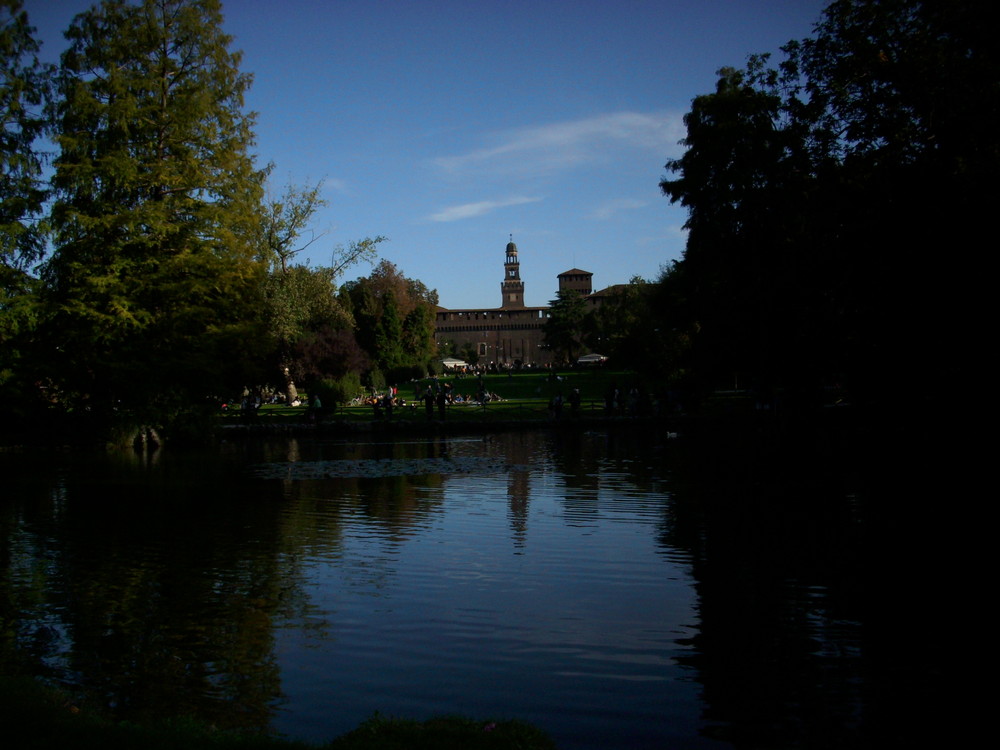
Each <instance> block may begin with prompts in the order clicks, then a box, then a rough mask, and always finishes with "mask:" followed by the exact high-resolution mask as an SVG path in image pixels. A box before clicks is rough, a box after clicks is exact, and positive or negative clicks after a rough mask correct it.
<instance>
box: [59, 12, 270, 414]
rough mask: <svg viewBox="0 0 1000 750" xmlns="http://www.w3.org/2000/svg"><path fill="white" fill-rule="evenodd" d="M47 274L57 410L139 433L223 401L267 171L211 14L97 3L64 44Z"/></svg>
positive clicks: (244, 348) (245, 323)
mask: <svg viewBox="0 0 1000 750" xmlns="http://www.w3.org/2000/svg"><path fill="white" fill-rule="evenodd" d="M66 37H67V39H68V40H69V48H68V49H67V50H66V52H65V53H64V54H63V56H62V60H61V66H60V70H59V75H58V77H57V101H56V104H55V107H54V130H55V133H54V135H55V139H56V142H57V144H58V147H59V153H58V156H57V158H56V160H55V174H54V177H53V187H54V191H55V203H54V207H53V211H52V221H53V226H54V230H55V251H54V254H53V257H52V258H51V259H50V261H49V262H48V263H47V264H46V266H45V268H44V273H43V280H44V284H45V288H44V292H45V302H46V304H47V312H48V319H47V332H48V335H49V337H50V339H51V343H52V348H53V351H54V352H56V353H57V354H58V358H57V359H55V360H54V361H53V362H52V368H51V373H52V378H53V380H54V381H55V382H54V385H55V386H56V388H57V389H58V391H59V392H60V397H61V399H62V400H63V402H65V403H70V404H72V403H74V402H75V403H77V404H79V403H86V405H87V406H88V408H89V409H90V410H91V411H93V412H97V413H102V412H103V413H108V412H114V413H115V415H116V416H117V417H119V418H122V417H124V418H125V419H130V420H133V421H134V422H135V423H137V424H141V423H144V422H146V421H151V422H156V421H158V420H159V421H162V420H163V419H164V418H165V417H168V416H169V415H170V414H171V413H172V412H174V411H176V409H177V408H178V406H179V404H182V403H186V404H190V403H192V402H193V401H198V400H201V399H204V398H206V397H208V396H210V395H224V394H225V393H226V388H227V387H232V386H233V385H235V384H236V383H238V382H240V378H241V377H242V373H241V372H240V371H239V370H240V367H239V365H240V362H241V355H242V354H247V353H249V350H250V349H251V348H252V342H254V341H256V340H257V339H258V338H259V337H258V336H256V335H255V332H254V330H253V329H252V324H253V323H252V322H253V321H254V320H255V319H256V316H255V315H253V314H252V310H253V309H254V307H255V306H256V305H255V302H256V300H257V295H259V293H260V289H261V286H262V285H261V283H260V281H261V278H262V274H263V271H264V268H263V263H262V262H260V261H259V260H258V259H255V258H254V254H255V251H256V247H255V244H254V237H256V236H257V233H258V231H259V230H258V228H257V227H256V226H255V224H256V221H257V218H256V217H257V215H258V209H259V206H260V201H261V196H262V181H263V178H264V176H265V175H264V171H263V170H259V169H257V167H256V166H255V164H254V161H253V157H252V154H251V148H252V145H253V142H254V136H253V123H254V117H253V115H252V114H249V113H247V112H245V110H244V102H243V97H244V93H245V92H246V90H247V88H248V87H249V85H250V82H251V78H250V76H249V75H247V74H245V73H242V72H241V71H240V67H239V66H240V54H239V53H238V52H234V51H231V50H230V48H229V45H230V37H229V36H227V35H226V34H225V33H223V31H222V14H221V9H220V4H219V2H218V0H142V1H141V2H139V3H137V4H131V3H128V2H123V0H105V1H104V2H102V3H101V4H100V5H98V6H96V7H94V8H92V9H91V10H89V11H87V12H85V13H82V14H80V15H79V16H77V17H76V18H75V19H74V21H73V23H72V25H71V26H70V28H69V30H68V31H67V32H66Z"/></svg>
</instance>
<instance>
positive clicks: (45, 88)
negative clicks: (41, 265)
mask: <svg viewBox="0 0 1000 750" xmlns="http://www.w3.org/2000/svg"><path fill="white" fill-rule="evenodd" d="M33 35H34V29H33V28H32V27H31V25H30V24H29V23H28V16H27V13H25V12H24V10H23V8H22V3H21V2H20V0H0V63H2V71H3V72H2V74H0V75H2V77H0V386H8V385H9V384H10V383H11V380H12V378H14V377H15V370H18V369H19V365H20V361H19V360H20V358H21V351H20V345H19V344H17V343H16V339H18V338H20V337H23V336H25V335H26V334H27V333H28V331H29V330H30V329H31V328H32V327H33V324H34V319H35V316H36V314H37V310H36V294H35V292H36V286H37V285H36V280H35V278H34V277H33V276H32V274H31V273H30V271H31V269H32V267H33V266H34V264H35V263H36V262H37V261H38V260H39V259H40V258H41V256H42V251H43V249H44V241H45V222H44V220H43V216H42V213H43V203H44V201H45V198H46V189H45V185H44V182H43V180H42V167H43V159H42V154H41V153H39V152H38V151H37V150H36V145H35V144H36V141H37V139H38V137H39V136H40V135H41V133H42V130H43V128H44V126H45V117H44V112H43V105H44V104H45V101H46V99H47V96H48V93H49V85H50V77H51V72H52V71H51V68H50V66H45V65H42V64H41V63H39V61H38V56H37V55H38V50H39V45H38V42H37V41H36V40H35V38H34V36H33ZM16 374H17V376H21V375H23V373H21V372H18V373H16ZM24 395H25V394H23V393H21V394H19V395H17V396H14V395H13V394H10V393H8V394H6V396H7V397H6V398H4V401H8V402H15V403H16V402H20V401H21V400H22V399H23V397H24Z"/></svg>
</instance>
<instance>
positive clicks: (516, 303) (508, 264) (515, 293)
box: [500, 235, 524, 309]
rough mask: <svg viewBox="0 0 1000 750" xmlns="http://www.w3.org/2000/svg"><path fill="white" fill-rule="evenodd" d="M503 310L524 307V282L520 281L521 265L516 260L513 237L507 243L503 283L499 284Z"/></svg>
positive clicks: (515, 247) (515, 246)
mask: <svg viewBox="0 0 1000 750" xmlns="http://www.w3.org/2000/svg"><path fill="white" fill-rule="evenodd" d="M500 292H501V293H502V295H503V302H501V304H500V307H501V308H503V309H507V308H511V307H524V282H523V281H521V264H520V263H519V262H518V260H517V245H515V244H514V237H513V235H512V236H511V238H510V242H508V243H507V256H506V260H505V261H504V264H503V281H502V282H501V284H500Z"/></svg>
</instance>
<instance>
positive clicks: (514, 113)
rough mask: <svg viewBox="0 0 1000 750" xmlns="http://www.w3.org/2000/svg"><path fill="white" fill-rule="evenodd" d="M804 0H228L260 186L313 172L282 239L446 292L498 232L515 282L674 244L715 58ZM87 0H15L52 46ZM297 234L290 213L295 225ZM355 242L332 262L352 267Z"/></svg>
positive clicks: (474, 303)
mask: <svg viewBox="0 0 1000 750" xmlns="http://www.w3.org/2000/svg"><path fill="white" fill-rule="evenodd" d="M825 4H826V1H825V0H604V1H603V2H602V1H599V0H594V1H591V0H575V1H571V0H533V1H522V0H507V1H503V0H493V1H491V0H440V1H435V0H426V1H419V0H410V1H409V2H405V1H402V0H398V1H389V0H386V1H383V2H380V1H378V0H367V1H364V0H228V2H226V1H225V0H224V2H223V11H224V14H225V22H224V30H225V31H226V33H228V34H230V35H232V36H233V37H234V39H233V44H232V47H233V48H234V49H238V50H242V52H243V62H242V70H243V71H244V72H248V73H251V74H252V75H253V76H254V85H253V87H252V88H251V90H250V92H249V94H248V96H247V99H246V105H247V108H248V109H249V110H252V111H255V112H257V127H256V133H257V143H256V147H255V152H256V154H257V158H258V160H259V161H260V163H261V164H266V163H273V164H274V170H273V172H272V174H271V181H272V184H271V185H270V186H269V189H270V190H271V191H272V192H273V193H275V194H280V193H281V192H282V190H283V188H284V187H285V186H286V185H288V184H293V185H298V186H305V185H315V184H316V183H319V182H322V185H323V189H322V193H323V197H324V198H325V199H326V200H327V201H328V205H327V206H326V207H324V208H322V209H320V210H319V211H317V213H316V215H315V217H314V221H313V224H312V226H311V230H310V231H311V233H312V235H311V236H312V237H315V236H318V239H316V241H315V242H313V243H312V244H311V245H310V246H309V247H308V248H306V249H305V250H304V251H303V252H302V254H301V256H300V257H301V259H302V260H303V261H304V260H306V259H308V260H309V261H311V262H312V263H313V264H330V262H331V258H332V256H333V253H334V252H335V251H336V248H337V247H338V246H339V247H344V246H347V245H348V244H349V243H350V242H352V241H356V240H361V239H363V238H365V237H374V236H377V235H382V236H385V237H387V238H388V241H387V242H385V243H383V244H381V245H380V246H379V250H380V257H381V258H385V259H387V260H389V261H391V262H392V263H395V264H396V266H397V267H398V268H399V269H400V271H401V272H402V273H404V274H405V275H406V276H409V277H411V278H416V279H420V280H421V281H423V282H424V284H426V285H427V286H428V287H429V288H431V289H436V290H437V292H438V295H439V298H440V303H441V305H442V306H444V307H448V308H452V309H463V308H465V309H467V308H494V307H499V306H500V304H501V298H500V283H501V281H503V263H504V258H505V249H506V246H507V242H508V241H509V240H510V238H511V237H513V240H514V242H515V243H516V245H517V248H518V254H519V260H520V263H521V279H522V280H523V281H524V283H525V302H526V304H527V305H529V306H541V305H546V304H548V302H549V301H550V300H551V299H553V298H554V296H555V291H556V288H557V278H556V277H557V275H558V274H560V273H562V272H563V271H567V270H570V269H572V268H580V269H583V270H585V271H589V272H591V273H593V275H594V276H593V283H594V288H595V290H596V289H601V288H604V287H607V286H610V285H612V284H621V283H627V282H628V281H629V280H630V279H631V278H633V277H634V276H640V277H642V278H645V279H655V278H656V277H657V276H658V275H659V273H660V270H661V268H663V267H664V266H665V265H667V264H669V263H670V261H672V260H676V259H679V258H680V257H681V254H682V253H683V250H684V242H685V232H684V230H683V224H684V222H685V220H686V211H685V210H684V209H683V208H682V207H680V206H676V205H673V206H672V205H671V204H670V203H669V201H668V200H667V199H666V198H665V197H664V196H663V195H662V193H661V192H660V188H659V182H660V180H661V179H662V178H663V177H664V176H666V175H667V172H666V170H665V169H664V165H665V164H666V162H667V160H668V159H671V158H677V157H679V156H680V155H681V154H682V153H683V146H681V145H680V144H679V143H678V141H680V140H681V139H682V138H683V137H684V124H683V117H684V114H685V113H686V112H687V111H688V109H689V108H690V105H691V101H692V99H694V97H696V96H698V95H700V94H705V93H710V92H712V91H713V90H714V87H715V82H716V80H717V76H716V72H717V71H718V70H719V68H722V67H724V66H732V67H741V66H743V65H744V64H745V62H746V59H747V56H748V55H751V54H755V53H763V52H772V53H774V54H775V55H778V53H779V48H780V46H781V45H783V44H784V43H785V42H787V41H789V40H791V39H802V38H805V37H807V36H809V35H810V33H811V31H812V29H813V26H814V24H815V23H816V22H817V21H818V20H819V19H820V15H821V13H822V9H823V7H824V5H825ZM91 5H92V3H91V2H89V1H88V0H25V9H26V10H27V11H28V14H29V18H30V20H31V23H32V24H33V25H34V26H35V27H36V29H37V33H38V37H39V39H41V41H42V43H43V48H42V57H43V58H44V59H45V60H48V61H51V62H56V61H57V60H58V57H59V55H60V54H61V52H62V51H63V49H64V48H65V40H64V38H63V31H65V29H66V28H68V26H69V24H70V22H71V21H72V19H73V17H74V16H75V15H76V14H77V13H80V12H82V11H85V10H87V8H89V7H90V6H91ZM311 236H310V235H309V234H307V236H306V237H305V239H306V240H308V239H310V238H311ZM370 270H371V269H370V267H369V266H368V265H367V264H362V265H359V266H354V267H352V268H350V269H349V270H348V271H347V272H346V274H345V276H344V280H348V279H353V278H357V277H359V276H364V275H367V274H368V273H369V272H370Z"/></svg>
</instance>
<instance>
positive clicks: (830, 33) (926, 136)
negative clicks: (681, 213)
mask: <svg viewBox="0 0 1000 750" xmlns="http://www.w3.org/2000/svg"><path fill="white" fill-rule="evenodd" d="M991 7H992V6H991V4H990V3H988V2H984V1H983V0H969V2H963V3H941V2H936V1H933V0H836V2H832V3H831V4H830V5H829V6H828V7H827V9H826V10H825V11H824V14H823V18H822V20H821V22H820V23H819V24H818V25H817V27H816V31H815V34H814V35H813V36H812V37H811V38H809V39H806V40H803V41H801V42H790V43H789V44H788V45H786V46H785V47H784V48H783V51H784V53H785V56H784V59H783V60H782V62H781V63H780V65H779V67H778V68H777V69H771V68H769V67H768V64H767V59H766V58H762V57H756V58H752V59H751V61H750V63H749V64H748V66H747V67H746V69H745V70H741V71H736V70H732V69H725V70H723V71H721V75H720V80H719V86H718V88H717V90H716V92H715V93H714V94H709V95H706V96H702V97H698V98H697V99H696V100H695V101H694V104H693V107H692V110H691V112H690V113H689V115H688V116H687V117H686V124H687V126H688V135H687V138H686V140H685V143H686V145H687V147H688V149H687V152H686V153H685V154H684V155H683V156H682V157H681V158H680V159H677V160H674V161H671V162H669V163H668V164H667V168H668V169H669V170H670V171H671V172H673V173H674V175H675V177H674V178H673V179H665V180H664V181H663V182H662V183H661V187H662V188H663V190H664V192H665V193H666V194H667V195H668V196H669V197H670V199H671V200H672V201H678V202H680V203H681V204H682V205H685V206H687V207H688V209H689V212H690V213H689V220H688V228H689V230H690V234H689V238H688V245H687V248H686V250H685V255H684V258H683V261H682V263H681V266H682V268H681V269H680V271H681V272H680V273H678V274H677V275H675V276H674V281H672V285H673V286H674V287H675V290H676V288H677V282H679V283H680V284H682V285H683V286H684V287H685V288H684V290H683V292H682V293H681V294H680V295H676V294H675V295H674V296H675V298H678V299H684V305H685V307H686V308H687V309H688V312H689V313H690V315H691V318H692V320H691V322H692V323H696V324H697V326H696V328H697V329H698V333H697V336H696V337H695V338H694V341H693V343H692V346H691V348H690V352H691V353H692V355H693V360H692V361H693V363H694V366H695V367H696V369H697V370H698V372H699V375H700V376H701V377H702V378H704V379H706V380H710V381H713V382H715V383H720V382H721V381H720V377H721V376H724V375H725V374H727V373H728V374H730V375H732V374H739V375H741V376H743V377H741V378H740V380H739V382H740V383H748V382H757V383H758V384H760V385H762V386H765V387H770V386H782V385H783V386H788V387H791V388H797V387H800V386H809V387H813V388H815V387H816V386H818V385H820V384H821V383H824V382H826V383H830V382H834V381H842V380H846V381H847V384H848V385H851V386H853V388H854V390H855V393H856V394H858V395H862V396H863V397H864V398H866V399H867V398H872V399H875V398H878V399H886V398H896V399H898V400H899V401H900V402H901V403H902V402H905V401H907V400H912V399H914V398H915V397H920V396H926V395H927V394H929V393H933V392H935V390H937V389H927V388H926V387H925V386H923V385H921V386H919V387H918V388H917V391H918V392H917V393H914V391H913V389H912V388H910V385H911V384H915V383H921V384H922V383H926V381H927V380H932V381H936V382H940V383H951V384H952V385H953V386H957V385H958V384H959V383H961V382H962V380H963V379H964V378H967V377H969V376H970V373H972V372H973V371H974V368H973V367H972V366H971V365H970V363H969V362H967V361H966V362H965V363H963V360H965V359H967V358H968V355H969V353H971V352H974V351H976V350H977V349H978V348H980V342H979V341H978V340H977V337H976V335H975V334H973V333H972V331H974V330H975V329H974V326H972V325H970V324H971V323H973V322H974V321H975V320H977V318H978V317H979V315H980V314H981V313H980V312H979V311H978V310H977V307H976V301H977V300H979V299H981V298H982V294H981V293H980V292H977V291H974V287H975V282H976V279H975V274H970V273H969V272H968V266H967V264H966V263H961V262H957V263H956V262H950V261H943V262H942V261H939V260H937V259H938V258H939V256H940V253H941V251H942V250H943V249H945V248H955V249H959V250H960V251H961V252H963V253H969V252H971V251H973V249H974V248H976V247H978V246H979V245H981V242H982V240H981V238H982V237H983V236H987V235H989V234H990V233H991V228H990V227H989V226H988V223H987V222H988V221H989V219H988V217H989V216H990V215H991V209H990V206H992V205H995V203H996V200H997V198H998V197H1000V196H998V189H997V187H996V180H995V178H994V177H993V175H995V173H996V169H997V167H998V166H1000V146H998V141H997V138H996V136H995V134H996V132H997V131H998V130H1000V54H998V52H997V49H996V45H993V44H992V43H991V41H990V40H989V39H988V32H986V31H985V30H984V24H983V23H982V19H984V18H987V17H989V16H990V12H991ZM920 257H923V258H935V262H928V261H922V260H916V258H920ZM692 330H694V329H692ZM932 342H933V343H932ZM943 342H950V345H949V346H947V347H944V348H941V347H940V344H941V343H943ZM929 345H930V346H929ZM930 350H934V351H941V352H945V351H950V352H951V353H950V354H945V355H944V356H932V355H930V354H929V351H930ZM918 373H919V377H917V375H918ZM963 373H964V374H963ZM731 382H732V380H731V379H730V383H731Z"/></svg>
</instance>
